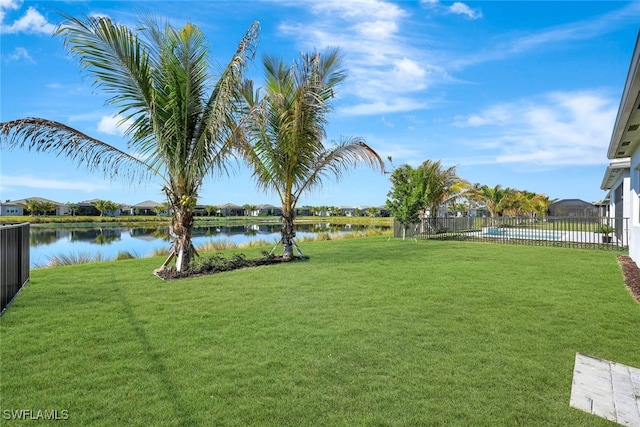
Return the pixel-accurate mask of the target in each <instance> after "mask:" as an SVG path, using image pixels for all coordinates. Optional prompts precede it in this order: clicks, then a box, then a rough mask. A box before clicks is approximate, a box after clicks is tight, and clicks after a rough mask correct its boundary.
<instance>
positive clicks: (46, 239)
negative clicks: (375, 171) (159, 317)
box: [29, 223, 389, 268]
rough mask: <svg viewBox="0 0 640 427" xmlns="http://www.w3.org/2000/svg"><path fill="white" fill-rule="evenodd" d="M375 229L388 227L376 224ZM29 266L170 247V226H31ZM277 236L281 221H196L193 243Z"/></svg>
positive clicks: (308, 229) (319, 227)
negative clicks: (201, 223) (204, 223)
mask: <svg viewBox="0 0 640 427" xmlns="http://www.w3.org/2000/svg"><path fill="white" fill-rule="evenodd" d="M371 227H372V226H367V225H330V224H329V223H313V224H296V229H297V238H298V239H300V238H303V237H311V236H314V235H316V234H318V233H327V232H330V233H332V234H333V233H335V234H342V233H349V232H354V231H361V230H365V229H367V228H371ZM375 228H377V229H383V230H384V229H389V227H380V226H375ZM29 239H30V248H31V267H33V268H37V267H44V266H46V265H47V264H48V262H49V260H50V258H52V257H58V256H74V255H77V254H83V255H88V256H91V257H93V256H101V257H103V258H104V259H114V258H116V256H117V255H118V253H120V252H129V253H130V254H132V255H134V256H136V257H144V256H148V255H150V254H152V253H153V252H154V251H157V250H162V249H169V247H170V245H171V241H170V237H169V227H158V226H148V227H141V226H131V227H123V226H118V227H101V228H98V227H95V228H86V227H85V228H79V227H77V226H72V225H69V226H56V227H55V228H38V227H31V231H30V235H29ZM279 239H280V224H251V225H215V226H212V225H207V226H198V225H196V226H195V227H194V229H193V243H194V245H195V246H196V247H198V246H200V245H202V244H206V243H209V242H229V243H231V244H232V245H233V244H235V245H237V246H240V245H242V244H247V243H250V242H252V241H257V240H261V241H266V242H268V243H269V244H271V243H273V246H275V245H276V243H277V242H278V241H279Z"/></svg>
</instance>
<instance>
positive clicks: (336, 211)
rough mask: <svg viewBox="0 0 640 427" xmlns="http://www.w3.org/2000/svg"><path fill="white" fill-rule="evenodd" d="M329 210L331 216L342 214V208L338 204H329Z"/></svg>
mask: <svg viewBox="0 0 640 427" xmlns="http://www.w3.org/2000/svg"><path fill="white" fill-rule="evenodd" d="M329 212H331V216H340V215H341V214H342V209H340V207H339V206H331V208H330V210H329Z"/></svg>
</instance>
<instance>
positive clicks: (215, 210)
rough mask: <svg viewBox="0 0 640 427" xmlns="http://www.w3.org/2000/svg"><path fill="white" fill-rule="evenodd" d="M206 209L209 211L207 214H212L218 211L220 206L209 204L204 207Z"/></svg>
mask: <svg viewBox="0 0 640 427" xmlns="http://www.w3.org/2000/svg"><path fill="white" fill-rule="evenodd" d="M204 210H205V211H207V215H209V216H211V214H212V213H214V212H217V211H218V207H217V206H214V205H207V206H205V207H204Z"/></svg>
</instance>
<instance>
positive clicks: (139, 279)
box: [0, 237, 640, 426]
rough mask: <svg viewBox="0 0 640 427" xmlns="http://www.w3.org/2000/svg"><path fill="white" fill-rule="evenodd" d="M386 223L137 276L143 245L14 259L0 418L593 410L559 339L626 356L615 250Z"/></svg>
mask: <svg viewBox="0 0 640 427" xmlns="http://www.w3.org/2000/svg"><path fill="white" fill-rule="evenodd" d="M387 239H388V238H387V237H372V238H360V239H343V240H335V241H323V242H305V243H303V244H302V249H303V251H305V253H306V254H307V255H309V256H310V257H311V259H310V260H309V261H306V262H295V263H289V264H283V265H273V266H267V267H259V268H254V269H246V270H240V271H235V272H230V273H224V274H218V275H214V276H207V277H199V278H194V279H188V280H182V281H173V282H162V281H160V280H159V279H157V278H156V277H154V276H153V275H152V274H151V271H152V270H153V269H154V268H156V267H158V266H159V265H160V264H161V262H162V259H161V258H150V259H137V260H127V261H114V262H107V263H101V264H90V265H77V266H69V267H59V268H52V269H42V270H35V271H32V280H31V283H30V284H29V285H28V286H27V287H26V288H25V289H24V290H23V291H22V292H21V294H20V295H19V296H18V298H17V299H16V300H15V301H14V303H13V304H12V306H11V307H10V308H9V310H8V311H7V312H6V313H5V314H4V315H3V316H2V318H0V357H1V359H0V361H1V366H0V374H1V378H0V405H1V408H0V409H1V412H0V418H2V421H3V422H4V421H6V420H5V419H4V418H8V414H9V412H7V411H10V410H22V409H27V410H32V411H33V414H34V415H35V414H36V413H37V411H38V410H49V411H50V410H58V411H59V412H60V411H63V410H65V411H68V417H69V419H68V421H67V422H69V423H71V424H73V425H79V426H88V425H102V426H115V425H127V426H135V425H140V426H147V425H160V424H164V425H208V426H213V425H225V426H246V425H261V426H271V425H273V426H323V425H326V426H386V425H389V426H424V425H447V426H449V425H460V426H481V425H488V426H496V425H500V426H502V425H505V426H506V425H509V426H512V425H529V426H543V425H544V426H577V425H580V426H591V425H611V424H610V423H608V422H606V421H604V420H602V419H599V418H597V417H594V416H590V415H587V414H584V413H582V412H580V411H577V410H575V409H571V408H569V395H570V391H571V378H572V371H573V362H574V357H575V353H576V352H582V353H586V354H589V355H593V356H597V357H602V358H605V359H609V360H614V361H617V362H620V363H624V364H628V365H632V366H636V367H640V352H639V351H638V343H640V326H639V325H640V304H638V303H637V302H635V301H634V300H633V298H632V297H631V296H630V294H629V292H628V291H627V289H626V288H625V286H624V283H623V279H622V276H621V272H620V267H619V266H618V264H617V262H616V258H615V257H616V254H614V253H611V252H602V251H589V250H577V249H566V248H547V247H535V246H531V247H529V246H515V245H495V244H485V243H464V242H447V241H438V242H434V241H418V242H415V241H413V240H410V241H401V240H397V239H395V240H394V239H392V240H391V241H388V240H387ZM243 252H244V253H246V254H247V255H248V256H257V255H258V253H259V249H253V248H251V249H246V250H244V249H243ZM23 423H24V421H16V424H18V425H22V424H23Z"/></svg>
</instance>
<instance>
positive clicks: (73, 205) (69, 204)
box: [65, 202, 80, 216]
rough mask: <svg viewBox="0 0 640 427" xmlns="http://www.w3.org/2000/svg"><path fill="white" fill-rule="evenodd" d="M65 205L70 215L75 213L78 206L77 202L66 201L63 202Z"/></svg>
mask: <svg viewBox="0 0 640 427" xmlns="http://www.w3.org/2000/svg"><path fill="white" fill-rule="evenodd" d="M65 205H67V207H68V208H69V210H70V211H71V216H74V215H75V214H76V211H77V210H78V209H79V208H80V204H79V203H72V202H67V203H65Z"/></svg>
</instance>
